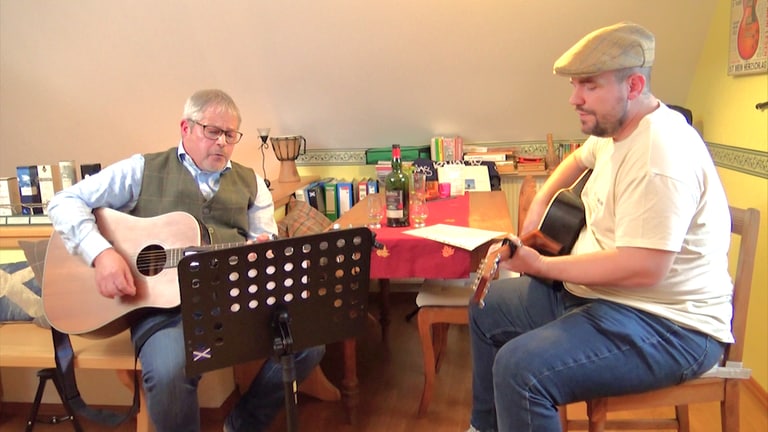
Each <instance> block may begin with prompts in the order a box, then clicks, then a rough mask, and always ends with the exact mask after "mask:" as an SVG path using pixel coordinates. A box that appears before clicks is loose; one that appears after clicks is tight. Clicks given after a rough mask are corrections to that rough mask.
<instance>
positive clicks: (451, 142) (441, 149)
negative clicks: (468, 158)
mask: <svg viewBox="0 0 768 432" xmlns="http://www.w3.org/2000/svg"><path fill="white" fill-rule="evenodd" d="M463 155H464V140H463V139H462V138H461V137H460V136H452V137H444V136H436V137H432V139H430V140H429V156H430V158H431V159H432V160H433V161H438V162H440V161H457V160H462V158H463Z"/></svg>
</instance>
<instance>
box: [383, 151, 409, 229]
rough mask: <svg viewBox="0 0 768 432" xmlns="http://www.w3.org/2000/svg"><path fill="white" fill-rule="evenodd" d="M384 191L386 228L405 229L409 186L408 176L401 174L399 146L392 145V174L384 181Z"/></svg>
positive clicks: (407, 221)
mask: <svg viewBox="0 0 768 432" xmlns="http://www.w3.org/2000/svg"><path fill="white" fill-rule="evenodd" d="M384 191H385V194H386V197H387V226H390V227H407V226H409V225H410V224H411V223H410V219H409V218H408V205H409V202H410V201H409V198H410V197H409V193H410V186H409V185H408V176H406V175H405V174H403V163H402V161H401V160H400V144H392V172H390V173H389V174H387V177H386V178H385V179H384Z"/></svg>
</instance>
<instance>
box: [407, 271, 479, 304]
mask: <svg viewBox="0 0 768 432" xmlns="http://www.w3.org/2000/svg"><path fill="white" fill-rule="evenodd" d="M474 280H475V278H474V276H473V275H470V277H468V278H466V279H427V280H425V281H424V284H422V286H421V288H419V294H418V295H417V296H416V305H417V306H418V307H425V306H467V304H469V298H470V297H472V282H473V281H474Z"/></svg>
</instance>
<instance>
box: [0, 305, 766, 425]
mask: <svg viewBox="0 0 768 432" xmlns="http://www.w3.org/2000/svg"><path fill="white" fill-rule="evenodd" d="M414 296H415V295H414V294H412V293H396V294H394V295H393V296H392V297H393V299H392V321H393V322H392V324H391V327H390V343H389V347H387V346H386V345H385V344H383V343H382V342H381V339H380V333H379V329H378V327H377V325H376V323H375V322H373V321H371V323H370V324H369V325H368V327H367V329H366V335H365V337H362V338H361V339H360V342H359V343H358V375H359V378H360V388H361V397H360V407H359V411H358V412H359V419H358V424H357V425H355V426H352V425H348V424H346V423H345V412H344V410H343V408H342V405H341V404H340V403H336V402H321V401H317V400H314V399H311V398H308V397H303V398H301V399H300V401H299V429H300V430H301V431H312V432H330V431H334V432H337V431H338V432H352V431H355V432H357V431H368V432H399V431H403V432H405V431H430V432H463V431H465V430H466V428H467V426H468V422H469V409H470V361H469V354H468V346H469V341H468V339H469V335H468V332H467V328H466V327H464V326H458V327H452V328H451V330H450V331H449V342H448V352H447V356H446V358H445V362H444V363H443V367H442V369H441V370H440V373H439V374H438V376H437V383H436V388H435V397H434V399H433V401H432V404H431V406H430V410H429V412H428V413H427V415H426V416H424V417H422V418H419V417H417V416H416V409H417V407H418V404H419V398H420V397H421V388H422V382H423V381H422V380H423V376H422V370H423V369H422V361H421V350H420V347H419V342H418V335H417V331H416V322H415V320H412V321H411V322H406V321H405V319H404V317H405V316H406V314H408V312H410V311H412V310H413V308H414ZM375 307H376V305H375V302H374V303H373V304H372V306H371V309H372V310H373V312H374V313H375V310H374V309H375ZM323 365H324V367H323V368H324V370H325V371H326V373H327V375H328V376H329V378H330V379H331V381H333V382H335V383H338V382H339V381H340V378H341V352H340V349H339V348H338V347H334V346H330V347H329V349H328V354H327V355H326V358H325V359H324V362H323ZM29 407H30V405H29V404H3V407H2V409H3V412H2V415H0V431H2V432H5V431H8V432H19V431H23V430H24V425H25V423H26V416H27V413H28V411H29ZM43 408H44V409H45V411H46V413H48V414H50V413H57V412H60V408H59V407H56V406H44V407H43ZM222 412H223V410H214V409H205V410H203V432H213V431H215V432H219V431H221V430H222V426H221V424H222V415H223V414H222ZM569 415H573V416H576V417H582V418H583V417H584V409H583V406H582V405H574V406H573V407H569ZM719 417H720V416H719V407H718V405H717V404H699V405H693V406H691V419H692V430H693V431H694V432H716V431H718V432H719V431H720V426H719V424H720V420H719ZM741 425H742V428H741V430H742V432H766V431H768V412H766V407H765V405H764V404H762V405H761V403H760V402H758V401H757V400H756V398H755V397H754V396H752V395H751V393H750V392H749V391H747V390H746V389H743V391H742V408H741ZM83 427H84V429H85V430H86V431H88V432H106V431H112V430H116V431H118V432H132V431H133V430H134V425H133V424H130V423H126V424H124V425H122V426H121V427H120V428H118V429H109V428H106V427H103V426H99V425H93V424H89V423H84V424H83ZM71 430H73V429H72V426H71V425H70V424H58V425H47V424H42V423H38V424H37V425H36V426H35V428H34V431H36V432H48V431H57V432H63V431H66V432H69V431H71ZM285 430H286V424H285V417H284V415H282V414H281V415H280V416H279V417H278V419H277V420H276V421H275V424H274V425H273V426H272V428H271V429H270V432H280V431H285Z"/></svg>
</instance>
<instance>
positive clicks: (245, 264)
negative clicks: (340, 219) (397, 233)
mask: <svg viewBox="0 0 768 432" xmlns="http://www.w3.org/2000/svg"><path fill="white" fill-rule="evenodd" d="M373 244H374V241H373V233H372V232H371V231H370V230H369V229H368V228H351V229H344V230H336V231H329V232H325V233H321V234H314V235H309V236H304V237H294V238H289V239H284V240H275V241H270V242H265V243H258V244H252V245H246V246H240V247H236V248H231V249H224V250H220V251H210V252H197V253H190V255H189V256H186V257H184V258H182V259H181V260H180V261H179V265H178V274H179V288H180V291H181V313H182V320H183V327H184V340H185V346H186V355H187V362H186V373H187V375H189V376H195V375H199V374H201V373H203V372H207V371H210V370H214V369H220V368H223V367H228V366H232V365H235V364H238V363H243V362H247V361H250V360H256V359H263V358H266V357H269V356H270V355H275V356H277V357H278V358H279V360H280V362H281V365H282V366H283V383H284V384H285V392H286V393H285V403H286V411H287V423H288V424H287V426H288V430H289V431H291V432H293V431H296V430H298V429H297V427H298V426H297V425H298V423H297V413H296V383H295V381H296V377H295V371H294V367H293V355H292V354H293V353H294V352H296V351H300V350H302V349H305V348H309V347H312V346H317V345H324V344H328V343H332V342H337V341H341V340H344V339H348V338H351V337H356V336H358V335H359V334H360V332H361V331H362V329H364V328H365V321H366V317H367V305H368V286H369V283H370V260H371V248H372V247H373Z"/></svg>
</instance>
